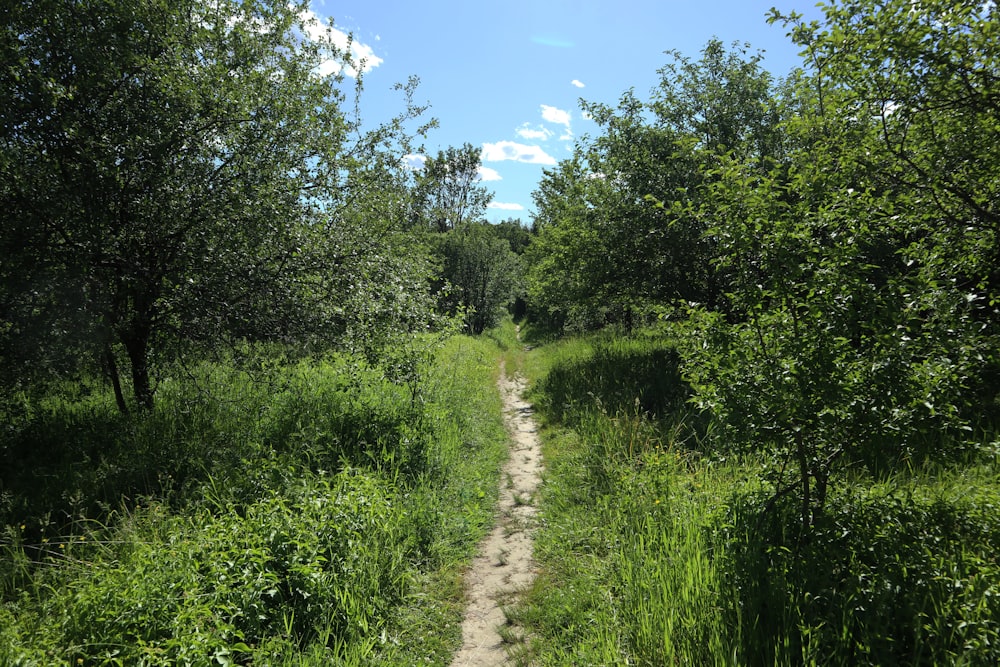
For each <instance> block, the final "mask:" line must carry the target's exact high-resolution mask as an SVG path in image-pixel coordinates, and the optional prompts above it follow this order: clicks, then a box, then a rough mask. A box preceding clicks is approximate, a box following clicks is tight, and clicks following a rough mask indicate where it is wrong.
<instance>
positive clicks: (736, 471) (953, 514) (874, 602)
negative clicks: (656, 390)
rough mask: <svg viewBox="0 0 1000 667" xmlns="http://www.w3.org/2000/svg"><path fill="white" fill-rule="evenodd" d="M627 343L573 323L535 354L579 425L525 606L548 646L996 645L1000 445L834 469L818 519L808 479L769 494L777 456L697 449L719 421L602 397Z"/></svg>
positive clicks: (711, 649) (551, 461) (779, 656)
mask: <svg viewBox="0 0 1000 667" xmlns="http://www.w3.org/2000/svg"><path fill="white" fill-rule="evenodd" d="M653 340H655V339H653ZM660 344H661V345H663V342H662V339H661V341H660ZM616 347H625V348H632V349H636V348H639V343H638V342H637V341H636V340H635V339H631V340H623V341H610V340H607V339H606V338H601V337H594V336H591V337H588V338H587V339H583V340H581V339H574V340H561V341H558V342H556V343H554V344H551V345H548V346H545V347H542V348H539V349H537V350H535V351H533V352H531V353H530V356H529V359H528V362H527V363H526V365H525V368H527V369H529V370H530V372H531V373H532V375H533V376H534V377H535V378H536V383H535V387H536V390H535V391H536V395H535V398H536V404H537V405H538V406H539V407H540V408H541V412H542V415H543V416H544V418H545V419H546V420H547V421H550V422H554V421H557V420H558V421H559V422H561V423H562V424H571V425H572V430H570V429H568V428H566V427H561V428H548V429H545V430H544V431H543V436H544V442H543V445H544V448H545V457H546V461H547V467H548V474H547V483H546V486H545V490H544V497H543V508H544V510H543V511H544V516H545V522H544V523H543V527H542V528H541V530H540V533H539V535H538V537H537V543H536V554H537V556H538V558H539V559H540V561H541V564H542V570H543V574H542V576H541V578H540V579H539V581H538V582H537V584H536V585H535V587H534V588H533V589H532V591H531V593H530V595H529V597H528V600H527V601H526V602H525V603H524V604H523V605H521V606H520V607H518V608H516V609H515V610H514V611H513V612H511V613H512V614H513V615H514V616H515V617H516V618H517V619H518V621H519V622H521V623H523V624H525V625H526V626H527V627H528V628H529V630H530V631H531V632H532V633H534V635H535V636H536V637H537V640H536V641H535V642H534V643H533V644H532V649H533V651H534V654H533V658H534V661H535V664H540V665H560V664H570V663H575V664H615V665H619V664H620V665H626V664H633V665H662V664H709V665H850V664H917V665H934V664H971V665H988V664H993V663H995V662H996V660H997V654H996V647H997V646H998V644H997V628H998V627H1000V605H998V604H997V598H996V595H995V591H996V587H997V585H998V583H1000V568H998V564H997V561H996V557H995V554H996V550H997V541H998V539H1000V524H998V522H997V520H996V516H995V515H996V511H995V510H996V504H997V493H998V487H997V479H998V478H997V467H996V458H995V456H994V457H993V458H991V459H989V460H987V461H986V462H985V463H982V464H981V465H979V466H978V467H977V466H969V467H945V466H942V465H930V464H928V465H926V466H924V467H922V468H920V469H914V470H909V471H905V470H904V471H899V470H897V471H894V472H892V473H891V474H890V473H887V474H886V475H885V479H884V480H883V481H878V480H876V479H874V478H872V477H871V476H869V475H867V474H865V473H863V472H855V473H854V474H853V475H852V476H851V477H850V478H846V479H845V478H843V477H842V478H840V479H838V480H832V481H831V486H830V489H829V492H828V499H827V502H826V505H825V508H824V512H823V513H822V514H821V515H818V516H817V517H816V519H815V521H814V523H813V526H812V529H811V531H810V532H809V534H808V535H807V536H805V537H803V535H802V532H801V524H800V514H799V513H800V507H799V504H798V502H797V501H796V499H795V498H792V497H790V496H784V497H781V498H779V499H778V500H777V501H775V502H774V503H772V507H771V509H770V510H769V511H767V512H763V513H762V512H761V507H762V506H763V505H765V504H767V503H768V501H769V500H770V499H771V493H770V490H769V488H768V485H767V484H766V483H764V482H763V478H764V474H765V472H766V470H767V461H766V460H762V457H758V456H737V455H729V456H727V457H726V458H725V459H723V458H722V457H720V456H705V455H703V454H701V453H699V452H698V450H697V447H698V446H699V445H700V446H704V445H705V444H706V443H710V442H712V439H711V438H708V439H705V438H704V434H702V439H701V440H700V441H692V440H691V439H690V438H689V436H688V434H689V433H690V431H689V421H690V417H689V415H687V414H685V413H684V412H675V413H667V414H665V415H660V416H659V417H658V418H657V419H656V420H655V421H654V420H651V419H650V417H649V416H648V415H644V414H642V413H640V412H637V411H635V410H629V409H628V408H627V406H626V408H625V409H616V410H615V412H609V411H602V410H600V409H598V408H597V407H595V406H596V405H597V404H596V402H595V401H594V398H593V396H587V394H586V392H587V391H588V387H589V386H591V385H596V386H597V388H598V391H596V392H595V393H597V394H598V395H604V394H606V393H607V392H606V390H605V389H603V387H605V386H607V385H602V384H600V383H599V382H597V378H598V377H599V375H598V374H597V373H595V372H594V371H593V369H594V368H596V367H602V368H605V367H610V364H609V365H607V366H601V365H600V364H599V363H598V361H597V360H598V359H600V358H601V357H602V356H603V355H606V353H602V352H601V350H602V349H603V348H612V349H615V348H616ZM645 347H646V349H650V350H655V349H657V347H656V346H655V345H652V344H650V343H649V342H647V343H646V344H645ZM588 362H590V363H588ZM546 369H548V370H547V371H546ZM570 369H573V370H574V371H578V372H580V373H581V375H580V377H579V378H577V379H576V380H575V381H574V380H570V379H568V378H567V377H566V376H567V375H568V373H569V370H570ZM546 372H547V373H548V374H549V377H548V378H545V373H546ZM552 376H556V377H559V376H562V378H563V379H561V380H559V381H554V380H553V379H552ZM585 379H589V380H590V384H588V383H587V382H585V381H584V380H585ZM624 382H625V381H624V375H623V376H622V380H621V381H620V382H619V383H616V384H614V385H612V386H615V387H616V389H615V390H614V391H613V392H612V394H614V393H615V392H620V393H622V394H627V392H628V390H629V389H628V388H626V387H625V386H624ZM566 387H572V394H564V395H563V396H562V400H561V401H560V403H558V404H557V403H556V402H555V401H553V400H552V398H551V397H550V396H549V395H548V392H549V391H550V390H552V389H553V388H555V389H560V388H566ZM648 388H649V387H648V385H647V382H646V381H637V382H636V383H635V384H633V385H632V386H631V392H632V393H633V394H634V395H640V393H641V392H642V391H645V390H648ZM567 399H569V400H567ZM713 428H715V427H713ZM692 446H694V449H692Z"/></svg>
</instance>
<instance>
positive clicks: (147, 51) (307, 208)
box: [0, 0, 405, 409]
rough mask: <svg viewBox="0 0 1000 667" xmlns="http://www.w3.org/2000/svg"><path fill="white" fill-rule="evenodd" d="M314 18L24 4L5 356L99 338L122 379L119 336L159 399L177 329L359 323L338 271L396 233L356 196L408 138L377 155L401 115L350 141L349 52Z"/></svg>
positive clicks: (10, 118)
mask: <svg viewBox="0 0 1000 667" xmlns="http://www.w3.org/2000/svg"><path fill="white" fill-rule="evenodd" d="M311 16H312V15H311V14H310V12H309V11H308V2H304V1H299V2H293V3H288V2H285V1H284V0H280V1H279V0H253V1H250V2H247V1H239V0H216V1H212V2H207V1H204V0H179V1H178V2H169V3H167V2H159V1H157V0H83V1H79V0H25V1H24V2H19V3H13V4H9V5H8V7H7V8H6V9H5V20H4V24H3V26H2V27H0V31H2V32H0V50H2V59H3V62H4V66H3V67H2V68H0V86H2V88H3V90H4V96H3V99H2V101H0V201H2V203H3V210H2V212H0V227H2V231H0V248H2V251H3V254H4V263H3V268H2V269H0V308H2V312H0V317H2V321H3V323H4V324H3V329H2V330H0V336H2V338H3V341H2V342H3V350H2V354H3V359H4V362H5V363H7V364H15V363H16V362H18V361H19V360H22V361H25V360H27V361H30V364H37V363H39V362H41V361H43V358H44V357H46V356H48V357H49V358H55V357H59V358H60V359H61V360H63V361H65V360H67V359H71V358H72V357H73V356H75V355H76V353H77V352H78V351H83V350H93V351H95V352H99V355H100V356H101V357H102V358H103V359H104V360H105V368H106V369H107V370H108V371H109V372H110V374H111V377H112V379H113V380H114V381H115V386H116V388H117V387H118V386H119V384H118V382H117V370H116V368H115V363H116V359H117V358H118V356H119V355H118V353H117V352H116V350H117V349H121V350H123V351H124V356H125V358H126V359H127V362H128V365H129V367H130V371H131V372H130V376H131V385H132V389H133V392H134V399H135V404H136V405H137V406H139V407H140V408H142V409H148V408H150V407H151V406H152V404H153V393H154V383H153V381H152V378H151V363H152V361H153V358H154V355H155V354H156V353H158V352H162V351H163V350H165V349H166V347H167V346H168V344H170V343H171V342H174V341H178V340H182V339H185V338H186V339H201V340H210V339H212V338H214V337H216V336H219V335H224V334H228V333H233V334H235V335H248V336H256V337H273V336H279V337H280V336H287V337H293V336H296V335H298V334H301V333H303V329H304V328H305V326H306V325H307V324H310V325H316V326H325V327H328V328H329V327H336V326H339V327H340V328H341V329H342V328H343V327H344V326H345V325H344V321H345V318H347V317H348V314H345V313H347V310H348V309H347V308H345V304H344V303H342V304H341V305H340V306H337V305H336V304H335V303H333V302H332V300H335V299H336V298H337V297H338V292H337V291H336V290H335V289H334V286H335V285H337V284H339V283H350V284H352V285H360V284H364V280H360V276H359V279H358V280H356V281H349V280H338V279H339V278H340V277H341V276H343V274H344V273H345V272H347V271H353V270H355V269H357V268H363V267H364V266H365V265H366V263H368V262H370V261H371V260H372V254H373V253H375V252H376V251H378V252H383V251H384V250H385V246H384V245H382V246H380V245H379V241H381V240H385V239H386V238H387V237H388V236H387V235H388V230H386V229H380V230H375V231H369V232H368V233H358V232H357V231H356V227H357V224H358V223H359V221H358V219H357V216H354V215H348V214H347V211H348V210H349V209H350V207H351V203H352V201H353V198H356V197H358V196H359V195H360V194H361V193H363V192H365V186H366V184H368V183H370V181H371V179H372V178H373V176H372V174H373V173H375V172H379V171H384V170H389V171H391V170H392V169H394V168H395V167H394V165H397V164H398V163H399V155H402V154H403V153H398V152H397V154H396V155H394V156H392V157H391V159H390V158H388V157H387V156H385V155H381V154H379V153H378V149H377V147H378V146H380V145H383V144H387V143H390V141H389V140H391V139H394V138H398V136H395V137H394V136H389V134H392V132H391V131H390V132H389V134H386V135H385V136H382V137H379V141H373V140H372V137H367V138H365V137H362V139H360V140H357V139H354V140H352V137H358V136H361V134H360V132H359V122H360V120H359V119H357V118H352V117H349V116H347V115H345V114H344V113H343V112H342V111H341V106H342V103H343V102H344V94H343V93H342V92H341V86H340V82H341V81H342V74H340V72H343V71H344V69H345V68H346V67H348V66H351V65H352V63H349V62H348V57H347V54H345V53H344V52H342V51H340V50H339V49H338V48H337V47H336V46H335V45H334V43H333V40H332V36H331V35H330V34H329V33H325V32H324V31H323V30H322V29H321V27H320V26H318V25H316V24H315V23H312V22H310V20H309V19H310V17H311ZM353 65H354V66H358V64H357V63H353ZM404 115H405V114H404ZM393 127H398V126H395V125H394V126H393ZM382 140H385V141H382ZM362 239H363V240H364V241H363V242H361V243H358V244H357V245H353V244H354V243H355V242H356V241H359V240H362ZM361 301H364V299H361ZM320 303H323V304H324V306H325V307H324V308H316V307H314V306H316V305H318V304H320ZM320 315H323V316H322V317H320ZM328 333H329V331H328ZM28 336H30V337H31V341H32V342H31V345H32V348H33V349H35V350H37V351H38V352H39V353H37V354H35V353H32V352H33V350H32V348H29V347H28V346H26V345H24V342H25V340H26V338H27V337H28ZM30 364H22V365H21V367H20V368H21V370H22V371H24V370H25V366H26V365H30ZM119 405H120V407H121V408H122V409H125V407H126V406H125V402H124V398H123V397H122V395H121V393H120V392H119Z"/></svg>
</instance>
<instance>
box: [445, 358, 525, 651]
mask: <svg viewBox="0 0 1000 667" xmlns="http://www.w3.org/2000/svg"><path fill="white" fill-rule="evenodd" d="M499 384H500V392H501V394H502V396H503V402H504V420H505V421H506V423H507V430H508V431H509V432H510V435H511V451H510V458H509V459H508V460H507V463H506V464H505V465H504V469H503V473H502V475H501V478H500V501H499V506H498V514H499V516H498V520H497V524H496V526H495V527H494V529H493V532H492V533H490V534H489V536H487V537H486V539H484V540H483V542H482V543H481V544H480V545H479V555H478V556H476V558H475V560H473V562H472V565H471V567H470V569H469V571H468V572H467V573H466V575H465V586H466V591H467V597H468V606H467V607H466V611H465V618H464V620H463V621H462V648H461V649H459V651H458V653H456V654H455V658H454V660H453V661H452V663H451V665H452V667H494V666H496V665H506V664H511V663H510V662H509V661H508V657H507V649H508V648H513V646H512V644H513V643H515V642H518V641H519V638H520V637H521V631H520V630H519V629H518V628H516V627H513V626H511V625H509V624H508V623H507V620H506V618H505V617H504V613H503V610H502V608H501V607H502V606H505V605H509V604H511V603H512V602H513V600H514V598H515V597H516V595H517V594H518V593H519V592H520V591H522V590H524V589H525V588H527V587H528V586H530V585H531V582H532V581H533V580H534V578H535V562H534V559H533V556H532V552H533V544H532V533H533V531H534V527H535V515H536V514H537V512H538V509H537V507H536V505H535V501H536V495H537V492H538V486H539V484H540V483H541V474H542V453H541V443H540V441H539V438H538V425H537V424H536V423H535V420H534V418H533V417H532V408H531V405H530V404H529V403H527V402H526V401H525V400H524V391H525V389H526V383H525V381H524V380H523V378H520V377H516V378H513V379H512V378H508V377H507V375H506V373H505V372H504V369H503V368H502V367H501V369H500V382H499Z"/></svg>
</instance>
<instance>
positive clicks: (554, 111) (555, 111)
mask: <svg viewBox="0 0 1000 667" xmlns="http://www.w3.org/2000/svg"><path fill="white" fill-rule="evenodd" d="M572 118H573V116H572V114H570V112H569V111H566V110H564V109H560V108H558V107H550V106H549V105H548V104H543V105H542V120H545V121H547V122H549V123H554V124H556V125H562V126H563V127H564V128H566V129H565V130H563V133H562V135H561V136H560V137H559V140H560V141H570V140H572V139H573V130H572V128H571V127H570V122H571V121H572Z"/></svg>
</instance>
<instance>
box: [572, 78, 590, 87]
mask: <svg viewBox="0 0 1000 667" xmlns="http://www.w3.org/2000/svg"><path fill="white" fill-rule="evenodd" d="M570 84H571V85H574V86H576V87H577V88H586V87H587V85H586V84H585V83H584V82H583V81H580V80H579V79H573V80H572V81H570Z"/></svg>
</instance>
